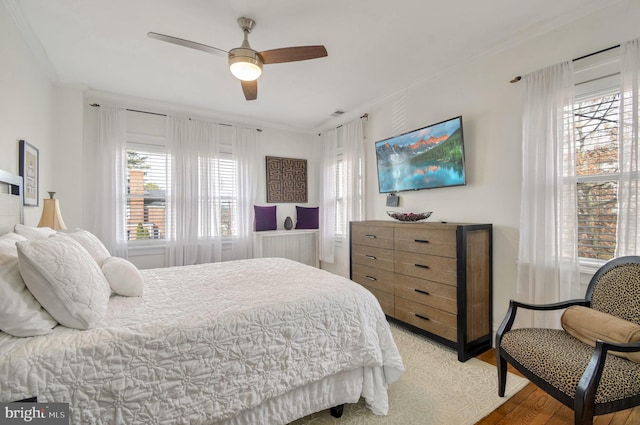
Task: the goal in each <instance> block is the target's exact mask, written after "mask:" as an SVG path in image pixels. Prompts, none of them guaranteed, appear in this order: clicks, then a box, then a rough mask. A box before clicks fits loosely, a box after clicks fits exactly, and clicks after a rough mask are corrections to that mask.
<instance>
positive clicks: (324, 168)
mask: <svg viewBox="0 0 640 425" xmlns="http://www.w3.org/2000/svg"><path fill="white" fill-rule="evenodd" d="M337 143H338V131H337V129H335V128H334V129H332V130H330V131H327V132H326V133H324V134H323V136H322V164H321V176H320V181H321V185H320V223H319V224H320V261H324V262H327V263H333V262H334V256H335V245H336V172H337V155H338V150H337V149H338V148H337Z"/></svg>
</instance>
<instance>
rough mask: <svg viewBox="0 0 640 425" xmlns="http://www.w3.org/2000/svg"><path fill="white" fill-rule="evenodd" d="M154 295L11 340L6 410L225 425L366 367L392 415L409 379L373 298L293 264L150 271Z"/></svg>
mask: <svg viewBox="0 0 640 425" xmlns="http://www.w3.org/2000/svg"><path fill="white" fill-rule="evenodd" d="M143 275H144V278H145V289H144V291H145V292H144V296H143V297H139V298H126V297H119V296H112V298H111V300H110V303H109V309H108V312H107V315H106V317H105V319H104V320H103V321H102V323H101V324H100V325H99V326H98V327H97V328H95V329H91V330H87V331H78V330H73V329H68V328H64V327H62V326H58V327H57V328H56V329H55V331H54V333H53V334H52V335H46V336H41V337H32V338H15V337H11V336H9V335H7V334H4V333H0V401H10V400H17V399H22V398H25V397H29V396H34V395H37V396H38V401H47V402H68V403H70V407H71V416H72V423H74V424H91V423H96V424H124V423H131V424H133V423H135V424H143V423H166V424H180V423H189V424H204V423H215V422H217V421H222V420H224V419H228V418H231V417H234V416H235V415H237V414H239V413H240V412H242V411H245V410H247V409H252V408H254V407H256V406H258V405H259V404H261V403H263V402H264V401H266V400H268V399H270V398H272V397H277V396H280V395H282V394H284V393H286V392H287V391H289V390H291V389H294V388H298V387H301V386H304V385H307V384H309V383H311V382H315V381H318V380H320V379H322V378H324V377H327V376H330V375H333V374H336V373H338V372H341V371H346V370H352V369H356V368H363V371H364V378H363V379H364V388H363V395H364V396H365V398H366V399H367V403H368V405H369V406H370V408H371V409H372V411H373V412H374V413H377V414H385V413H386V410H387V406H388V404H387V398H386V385H387V384H389V383H391V382H393V381H395V380H396V379H397V378H398V377H399V375H400V374H401V373H402V371H403V366H402V360H401V358H400V355H399V353H398V350H397V348H396V346H395V343H394V341H393V338H392V336H391V332H390V329H389V326H388V324H387V322H386V319H385V316H384V314H383V313H382V311H381V309H380V306H379V304H378V302H377V301H376V300H375V298H374V297H373V295H371V293H369V292H368V291H366V290H365V289H364V288H362V287H361V286H360V285H358V284H355V283H353V282H351V281H349V280H347V279H345V278H342V277H339V276H336V275H333V274H330V273H327V272H325V271H322V270H318V269H315V268H313V267H309V266H305V265H302V264H300V263H296V262H293V261H290V260H285V259H273V258H269V259H255V260H241V261H231V262H224V263H216V264H203V265H197V266H187V267H173V268H168V269H154V270H146V271H143Z"/></svg>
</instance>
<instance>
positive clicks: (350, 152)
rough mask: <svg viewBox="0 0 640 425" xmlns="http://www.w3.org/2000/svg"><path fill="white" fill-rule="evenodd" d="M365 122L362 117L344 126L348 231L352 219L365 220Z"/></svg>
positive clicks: (346, 219)
mask: <svg viewBox="0 0 640 425" xmlns="http://www.w3.org/2000/svg"><path fill="white" fill-rule="evenodd" d="M364 123H365V120H364V119H363V118H360V119H358V120H354V121H351V122H349V123H347V124H345V125H343V126H342V131H343V133H342V134H343V137H344V139H343V143H342V146H343V155H342V161H343V163H344V173H345V206H346V213H345V222H346V224H347V231H348V230H349V227H348V223H349V222H350V221H355V220H364V201H365V197H364V161H365V154H364ZM339 144H340V143H339Z"/></svg>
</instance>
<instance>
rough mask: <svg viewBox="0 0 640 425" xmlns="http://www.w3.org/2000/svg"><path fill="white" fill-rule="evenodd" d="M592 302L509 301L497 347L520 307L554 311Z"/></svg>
mask: <svg viewBox="0 0 640 425" xmlns="http://www.w3.org/2000/svg"><path fill="white" fill-rule="evenodd" d="M590 304H591V302H590V301H589V300H586V299H581V298H578V299H573V300H567V301H560V302H557V303H551V304H527V303H523V302H520V301H516V300H511V301H509V309H508V310H507V314H506V315H505V318H504V319H503V320H502V323H501V324H500V327H499V328H498V331H497V332H496V347H499V342H500V340H501V339H502V335H503V334H504V333H505V332H507V331H509V330H511V327H512V326H513V322H514V321H515V320H516V313H517V311H518V308H523V309H526V310H538V311H552V310H561V309H563V308H567V307H571V306H572V305H581V306H585V307H589V305H590Z"/></svg>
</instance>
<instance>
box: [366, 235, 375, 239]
mask: <svg viewBox="0 0 640 425" xmlns="http://www.w3.org/2000/svg"><path fill="white" fill-rule="evenodd" d="M364 237H365V238H369V239H375V238H377V236H376V235H364Z"/></svg>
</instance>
